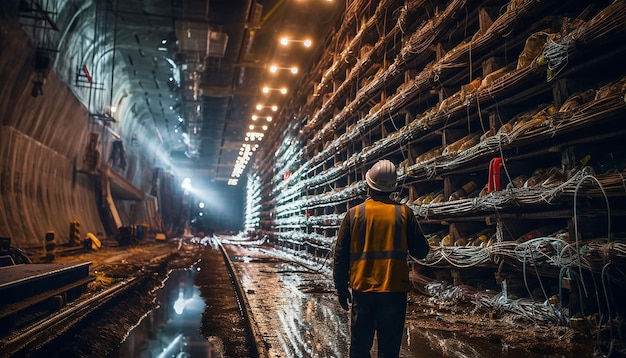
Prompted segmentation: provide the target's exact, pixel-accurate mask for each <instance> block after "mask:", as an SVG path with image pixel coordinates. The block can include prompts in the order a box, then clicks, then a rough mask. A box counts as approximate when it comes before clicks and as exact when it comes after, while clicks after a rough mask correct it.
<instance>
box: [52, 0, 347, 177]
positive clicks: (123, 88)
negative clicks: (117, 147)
mask: <svg viewBox="0 0 626 358" xmlns="http://www.w3.org/2000/svg"><path fill="white" fill-rule="evenodd" d="M340 6H342V4H338V3H332V2H328V1H326V0H309V1H296V0H268V1H253V0H245V1H232V0H220V1H218V0H211V1H208V2H207V1H202V0H143V1H142V0H95V1H93V2H85V1H79V0H74V1H72V0H68V1H59V2H57V3H56V10H57V17H56V21H57V22H58V26H59V27H60V30H61V31H60V35H59V36H60V38H59V39H58V47H59V53H60V55H59V56H58V57H57V61H56V64H55V66H56V69H57V71H58V72H60V73H66V74H71V75H66V76H64V77H66V78H72V77H75V78H74V83H72V84H71V85H72V87H73V90H74V91H75V93H76V94H77V96H78V97H79V98H80V99H81V101H82V102H83V103H85V104H86V106H87V107H88V108H89V111H90V112H91V113H92V114H93V115H94V116H97V117H99V118H106V119H107V120H110V121H111V122H113V124H112V125H111V127H112V128H113V130H114V131H115V132H116V133H118V134H119V135H120V136H121V137H122V139H123V140H125V141H126V142H128V143H130V142H131V140H132V143H134V144H136V145H137V148H136V149H135V150H137V151H143V154H144V157H146V158H153V159H154V162H155V165H157V166H161V167H165V168H166V169H171V170H173V171H176V172H177V174H180V173H188V174H189V175H193V176H196V177H200V178H201V179H203V180H209V181H228V180H229V179H231V175H232V174H233V168H234V167H235V165H236V163H237V160H238V156H239V155H240V149H241V147H242V144H243V143H244V141H245V137H246V133H247V132H248V131H250V129H249V126H250V125H252V123H251V121H250V118H251V116H252V115H253V114H259V115H268V114H267V112H268V110H266V109H265V107H264V109H263V110H261V111H258V110H256V109H255V106H256V105H257V104H262V105H264V106H267V107H269V106H270V105H278V107H279V109H278V111H277V112H273V113H269V115H272V116H278V115H279V113H280V108H281V105H282V104H284V103H285V102H286V101H287V99H288V95H287V96H281V95H280V94H275V93H268V94H263V93H262V91H261V89H262V87H263V86H265V85H267V86H270V88H273V87H276V88H278V87H286V88H289V87H290V86H293V84H295V83H296V81H298V80H299V79H301V78H302V77H303V76H304V75H303V74H306V70H307V67H308V66H309V65H310V64H311V63H312V60H313V57H314V55H315V54H316V51H315V48H314V47H313V48H309V49H303V48H299V47H298V48H296V47H297V46H292V47H290V48H282V47H279V46H278V40H279V36H281V35H284V34H287V35H290V36H291V37H292V38H297V37H298V36H300V37H305V36H306V37H307V38H311V39H313V41H314V43H315V44H319V43H321V42H323V39H324V38H325V36H326V35H327V33H326V31H327V30H328V29H329V28H330V27H331V26H327V22H328V21H330V20H331V19H335V21H336V19H337V18H338V16H337V15H339V14H341V11H340V10H339V7H340ZM271 64H276V65H278V66H285V68H287V66H288V67H291V66H298V67H299V68H300V71H299V73H298V74H296V75H293V74H290V73H287V74H285V73H278V74H276V75H271V74H270V73H269V71H268V69H269V67H270V65H271ZM87 73H89V76H90V79H91V80H92V83H90V84H89V86H91V88H90V89H89V90H87V89H86V87H87V86H86V83H84V81H85V79H84V77H85V75H86V74H87ZM81 81H82V82H81ZM114 109H115V110H116V111H115V112H113V110H114ZM265 124H266V125H267V126H268V127H269V128H268V129H267V130H268V131H271V130H277V129H276V128H277V125H276V123H265ZM259 128H260V125H259V126H257V129H255V130H257V131H260V129H259ZM131 138H132V139H131ZM261 145H262V143H261ZM183 175H186V174H183Z"/></svg>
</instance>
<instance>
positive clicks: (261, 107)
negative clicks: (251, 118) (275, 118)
mask: <svg viewBox="0 0 626 358" xmlns="http://www.w3.org/2000/svg"><path fill="white" fill-rule="evenodd" d="M263 108H271V109H272V111H273V112H276V111H278V106H277V105H273V106H264V105H262V104H257V105H256V109H257V110H258V111H260V110H262V109H263Z"/></svg>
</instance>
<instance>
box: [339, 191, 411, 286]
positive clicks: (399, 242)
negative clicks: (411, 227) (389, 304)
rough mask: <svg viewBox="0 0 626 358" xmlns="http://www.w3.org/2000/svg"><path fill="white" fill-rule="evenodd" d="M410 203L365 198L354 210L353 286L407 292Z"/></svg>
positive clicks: (351, 246)
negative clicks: (408, 212) (391, 202)
mask: <svg viewBox="0 0 626 358" xmlns="http://www.w3.org/2000/svg"><path fill="white" fill-rule="evenodd" d="M406 210H407V207H406V206H405V205H400V204H390V203H384V202H380V201H376V200H370V199H368V200H366V201H365V202H363V203H362V204H360V205H359V206H357V207H356V208H355V210H354V217H353V218H352V219H353V220H352V227H351V228H350V230H351V235H350V236H351V238H352V240H351V241H350V287H352V289H354V290H357V291H361V292H407V291H409V289H410V283H409V267H408V264H407V237H406V226H407V212H406Z"/></svg>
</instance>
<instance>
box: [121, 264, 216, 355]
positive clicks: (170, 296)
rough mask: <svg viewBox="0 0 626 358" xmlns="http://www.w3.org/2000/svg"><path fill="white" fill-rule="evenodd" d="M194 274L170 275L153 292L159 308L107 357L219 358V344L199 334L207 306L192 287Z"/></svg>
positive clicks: (193, 270)
mask: <svg viewBox="0 0 626 358" xmlns="http://www.w3.org/2000/svg"><path fill="white" fill-rule="evenodd" d="M197 270H198V268H197V267H196V266H194V267H192V268H190V269H186V270H174V271H172V272H170V274H169V276H168V277H167V278H166V279H165V281H164V282H163V286H162V287H161V288H159V289H158V290H157V291H155V296H156V300H157V302H158V303H159V307H158V308H157V309H155V310H152V311H150V312H147V313H146V315H145V316H144V317H143V319H142V320H141V321H140V322H139V323H138V324H137V325H136V326H135V327H134V328H133V329H132V330H131V331H130V332H128V334H127V336H126V337H125V339H124V340H123V342H122V344H121V346H120V347H119V348H118V350H117V351H116V352H114V353H113V354H112V355H110V357H118V358H123V357H146V358H147V357H179V358H182V357H222V356H223V344H222V342H221V340H220V339H219V338H218V337H209V338H208V339H207V338H206V337H203V336H202V335H201V334H200V332H201V331H200V326H201V320H202V312H204V309H205V306H206V305H205V302H204V300H203V299H202V297H200V291H199V290H198V288H197V287H196V286H194V277H195V274H196V272H197Z"/></svg>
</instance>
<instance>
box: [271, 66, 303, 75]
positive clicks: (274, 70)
mask: <svg viewBox="0 0 626 358" xmlns="http://www.w3.org/2000/svg"><path fill="white" fill-rule="evenodd" d="M278 70H289V72H291V73H293V74H294V75H295V74H296V73H298V67H295V66H293V67H280V66H276V65H273V66H270V72H272V73H276V72H278Z"/></svg>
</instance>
